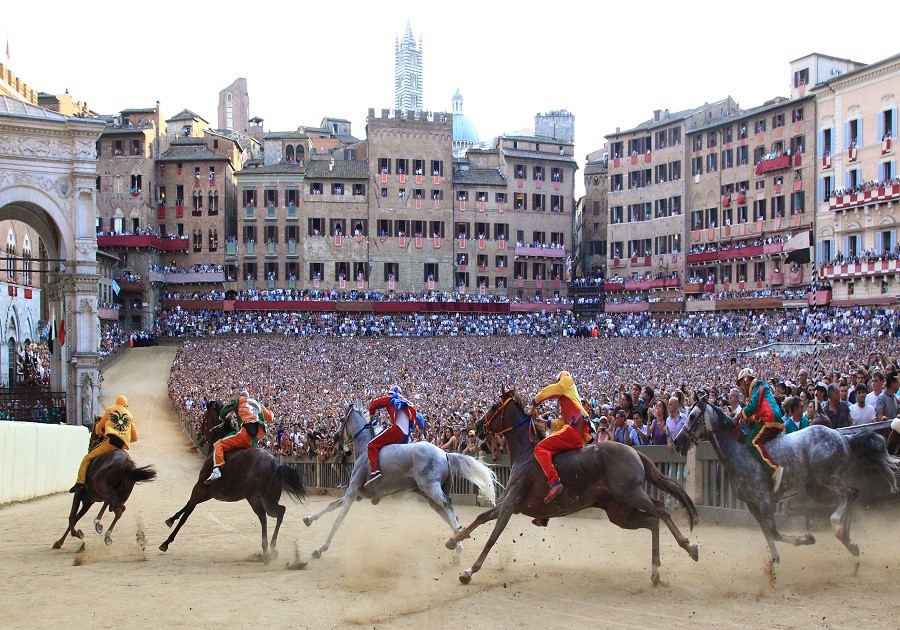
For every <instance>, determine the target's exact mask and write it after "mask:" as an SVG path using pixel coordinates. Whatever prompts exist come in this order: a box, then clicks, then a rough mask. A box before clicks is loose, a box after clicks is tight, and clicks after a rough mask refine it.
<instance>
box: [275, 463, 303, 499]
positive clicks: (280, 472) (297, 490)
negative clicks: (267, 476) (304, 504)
mask: <svg viewBox="0 0 900 630" xmlns="http://www.w3.org/2000/svg"><path fill="white" fill-rule="evenodd" d="M272 482H273V483H276V482H281V489H282V490H284V491H285V492H287V493H288V494H289V495H290V496H291V498H292V499H294V501H303V500H304V499H306V496H307V492H306V486H304V485H303V475H301V474H300V471H299V470H297V469H296V468H294V467H293V466H291V465H290V464H281V465H279V466H278V467H277V468H276V469H275V475H274V477H273V479H272Z"/></svg>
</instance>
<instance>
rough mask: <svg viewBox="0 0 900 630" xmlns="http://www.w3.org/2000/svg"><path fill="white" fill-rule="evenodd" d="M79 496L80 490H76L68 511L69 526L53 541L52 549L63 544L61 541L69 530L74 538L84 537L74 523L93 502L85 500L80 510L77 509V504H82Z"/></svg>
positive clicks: (63, 540)
mask: <svg viewBox="0 0 900 630" xmlns="http://www.w3.org/2000/svg"><path fill="white" fill-rule="evenodd" d="M80 497H81V493H80V492H76V493H75V496H74V497H72V509H71V511H70V512H69V526H68V527H66V531H65V533H63V535H62V538H60V539H59V540H57V541H56V542H55V543H53V548H54V549H59V548H60V547H62V546H63V543H64V542H65V541H66V536H68V535H69V532H71V533H72V535H73V536H75V538H81V539H83V538H84V534H83V533H81V531H77V530H76V529H75V524H76V523H78V521H79V520H80V519H81V517H82V516H84V515H85V514H86V513H87V511H88V510H89V509H90V508H91V506H92V505H93V504H94V502H93V501H87V500H85V501H84V505H83V506H82V508H81V510H80V511H79V510H78V506H79V505H81V504H82V500H81V498H80ZM79 534H80V535H79Z"/></svg>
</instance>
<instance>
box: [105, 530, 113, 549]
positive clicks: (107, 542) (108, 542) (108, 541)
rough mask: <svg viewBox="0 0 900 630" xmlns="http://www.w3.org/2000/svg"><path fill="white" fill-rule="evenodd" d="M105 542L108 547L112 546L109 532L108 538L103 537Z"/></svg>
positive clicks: (107, 533)
mask: <svg viewBox="0 0 900 630" xmlns="http://www.w3.org/2000/svg"><path fill="white" fill-rule="evenodd" d="M103 542H105V543H106V546H107V547H109V546H110V545H111V544H112V536H111V535H110V533H109V532H106V536H104V537H103Z"/></svg>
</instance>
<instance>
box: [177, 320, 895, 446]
mask: <svg viewBox="0 0 900 630" xmlns="http://www.w3.org/2000/svg"><path fill="white" fill-rule="evenodd" d="M282 315H285V314H282ZM257 316H262V315H261V314H257ZM289 316H290V317H296V316H298V314H293V313H292V314H290V315H289ZM300 316H301V317H306V316H307V315H300ZM565 316H567V317H571V316H569V315H567V314H566V315H565ZM498 317H499V316H498ZM504 317H507V318H509V317H510V316H504ZM544 317H547V318H551V321H552V320H553V319H555V318H557V317H559V315H552V316H550V315H544ZM339 319H340V320H341V321H342V320H343V315H341V316H340V318H339ZM448 319H460V320H464V319H465V318H456V317H453V318H448ZM476 319H477V318H476ZM537 321H539V320H537ZM537 321H536V322H535V323H537ZM495 324H496V322H495ZM561 324H562V322H560V321H552V324H550V323H547V327H546V328H544V329H543V331H542V329H541V327H540V325H536V326H535V328H534V329H533V330H532V331H531V332H528V333H524V334H518V335H511V334H508V333H506V332H497V333H494V334H487V333H484V332H483V331H482V332H479V329H478V327H477V326H475V327H474V328H473V329H472V330H474V332H464V331H463V330H462V329H461V330H460V332H459V334H458V335H457V336H455V337H454V338H452V339H440V340H439V339H430V338H428V337H426V336H421V335H409V337H407V338H397V337H396V336H391V335H390V334H382V335H370V336H365V335H359V336H357V337H355V338H353V339H342V338H335V337H336V336H335V335H322V336H314V335H300V336H295V337H289V336H284V335H281V336H276V335H268V336H247V335H244V336H229V337H227V338H213V339H190V340H187V341H185V342H184V344H183V346H182V348H181V350H180V351H179V353H178V355H177V357H176V359H175V361H174V362H173V365H172V370H171V374H170V379H169V395H170V397H171V399H172V401H173V403H174V404H175V405H176V406H177V407H178V408H179V409H180V410H181V411H182V412H184V413H185V414H186V416H187V418H188V419H189V421H190V422H191V423H193V425H194V427H195V428H197V429H199V427H200V423H201V421H202V416H203V410H204V408H205V401H206V400H211V399H218V400H230V399H232V398H234V397H235V396H236V395H237V392H239V391H240V390H241V389H243V388H246V389H248V390H249V391H250V392H251V395H253V396H256V397H258V398H260V399H261V400H263V401H264V402H265V403H266V404H267V405H268V406H269V407H270V408H271V409H272V410H273V412H274V413H275V417H276V421H275V422H274V423H273V424H272V426H271V427H270V428H269V431H268V432H267V434H266V436H265V438H264V439H263V440H262V442H263V445H264V446H266V447H267V448H269V449H271V450H272V451H274V452H275V453H277V454H280V455H289V456H297V457H304V458H309V457H315V458H318V459H319V460H321V461H326V460H340V459H345V458H346V457H347V456H348V454H347V452H346V451H343V450H341V449H339V448H338V446H339V443H340V440H339V439H338V436H336V433H337V432H338V429H339V426H340V421H341V420H342V418H343V410H344V405H345V403H346V402H347V401H356V402H360V403H367V402H368V401H369V400H371V399H373V398H375V397H377V396H380V395H382V394H384V393H385V392H386V391H387V390H388V388H389V387H390V386H391V385H393V384H398V385H400V386H401V387H402V388H403V391H404V393H405V395H407V397H408V398H410V400H411V401H412V402H413V403H414V404H415V405H416V407H417V408H418V409H419V410H420V411H421V412H422V413H423V414H424V416H425V418H426V420H427V426H426V429H425V431H422V432H417V433H416V434H414V435H413V439H414V440H428V441H430V442H432V443H434V444H436V445H437V446H439V447H441V448H444V449H445V450H455V451H459V450H460V449H465V448H469V449H470V451H469V452H472V451H474V450H478V451H481V450H482V446H483V445H482V444H481V443H480V442H479V439H478V436H475V435H471V433H470V432H472V431H473V430H474V429H475V422H476V421H477V420H478V419H479V418H480V417H481V416H482V415H483V413H484V412H485V411H486V410H487V409H488V408H489V407H490V405H491V404H493V402H494V401H495V399H496V396H497V395H498V394H499V392H500V390H501V388H502V387H509V386H515V387H516V388H517V390H518V391H519V392H520V393H521V394H522V396H523V398H524V399H525V400H530V399H531V397H532V396H533V395H534V394H535V393H536V392H537V391H538V390H539V389H540V388H541V387H542V386H544V385H546V384H547V383H549V382H551V381H553V380H554V379H555V377H556V374H557V373H558V372H559V371H560V370H562V369H566V370H569V371H570V372H571V373H572V375H573V377H574V378H575V381H576V384H577V385H578V387H579V390H580V392H581V394H582V396H583V397H584V399H585V403H586V405H587V406H588V408H589V410H590V413H591V415H592V420H593V424H594V426H595V428H596V431H597V434H598V436H600V437H598V439H618V440H620V441H623V442H625V443H629V444H633V445H638V444H643V443H645V442H653V443H657V444H666V443H668V442H669V441H670V440H671V437H672V431H671V430H670V429H665V428H664V426H663V424H664V423H663V421H662V420H661V419H660V418H661V416H662V415H663V414H665V418H666V419H667V420H668V419H669V418H670V416H672V414H673V413H674V414H675V416H674V418H673V420H675V421H677V420H678V418H680V417H681V415H682V414H683V412H684V410H685V408H686V406H687V405H688V403H689V401H690V395H691V393H692V392H693V391H694V390H695V389H696V388H698V387H701V386H709V387H710V388H711V392H712V393H713V396H714V399H715V400H717V401H718V402H719V403H720V404H722V405H728V406H733V405H736V404H738V403H739V402H740V394H739V392H737V391H736V390H735V389H734V381H735V377H736V375H737V371H738V369H739V368H742V367H750V368H752V369H754V370H755V371H756V373H757V374H759V375H760V377H761V378H764V379H766V380H767V381H769V382H770V383H771V385H772V387H773V389H774V390H775V391H776V395H777V397H778V398H779V402H781V401H782V400H784V401H787V400H788V399H790V398H796V399H797V400H798V401H799V402H798V403H797V404H802V405H803V409H804V412H805V413H808V414H809V417H811V418H814V419H815V418H818V419H819V420H822V419H823V418H830V419H831V421H832V423H833V424H837V425H840V424H841V423H845V422H846V418H847V417H849V416H848V410H849V411H852V409H851V408H850V405H851V404H855V401H856V396H857V387H858V386H859V385H860V383H864V384H865V386H866V391H867V393H869V394H871V393H873V392H875V393H877V392H878V391H879V389H880V388H882V387H883V388H887V387H888V384H887V383H892V384H891V385H890V386H891V387H894V390H893V391H894V392H896V387H895V385H896V384H897V383H895V382H894V380H893V379H894V376H893V373H894V372H895V371H897V364H896V362H895V361H894V360H890V359H888V357H895V356H900V352H898V351H900V343H898V338H900V313H898V312H894V311H892V310H887V309H863V308H854V309H845V310H837V309H831V310H827V309H826V310H822V311H805V310H804V311H803V312H800V311H798V312H796V313H784V312H781V313H774V312H760V313H753V312H742V313H738V312H733V313H715V314H690V315H684V316H678V317H650V316H649V314H646V313H643V314H626V315H621V316H614V317H610V316H606V315H604V316H602V317H600V318H598V319H597V320H592V321H590V322H576V321H574V320H572V321H570V322H568V323H567V325H566V326H562V325H561ZM337 325H338V326H340V324H337ZM379 325H380V326H382V327H386V328H390V327H391V326H393V327H396V328H399V327H402V326H404V325H407V326H409V325H412V326H414V325H416V321H415V320H414V319H410V318H409V317H401V318H390V322H389V323H388V322H387V320H382V321H381V323H380V324H379ZM437 325H438V326H440V325H442V324H441V323H439V324H437ZM588 327H590V330H591V332H592V333H593V335H594V336H591V335H590V334H588V335H582V334H581V333H582V332H584V331H585V329H586V328H588ZM497 328H502V327H500V326H497ZM551 330H552V332H549V331H551ZM563 331H565V332H563ZM247 332H254V331H247ZM255 332H265V331H263V330H259V331H255ZM572 332H574V333H575V334H571V333H572ZM775 341H783V342H807V343H812V342H816V343H818V345H817V346H816V349H815V351H814V352H813V353H809V354H807V353H804V352H796V351H789V350H788V347H793V348H796V346H788V345H785V346H783V348H782V350H781V351H777V352H776V351H772V350H760V351H758V352H754V353H751V354H740V351H742V350H744V349H746V348H748V347H759V346H762V345H764V344H766V343H769V342H775ZM881 377H883V378H881ZM879 378H881V382H882V383H884V385H883V386H881V385H879ZM673 398H675V399H677V400H676V401H674V402H673V400H672V399H673ZM875 398H877V396H875ZM874 402H875V401H874V400H873V403H874ZM872 406H873V407H875V405H874V404H873V405H872ZM861 408H864V409H865V406H861ZM673 410H674V411H673ZM547 411H550V410H549V409H547ZM866 413H868V410H866ZM838 414H839V415H840V417H838ZM629 420H630V421H632V422H633V424H628V421H629ZM654 423H656V424H655V426H654ZM604 427H606V432H604V431H603V428H604ZM470 438H472V439H470ZM654 440H655V441H654ZM499 446H501V447H502V443H501V444H499Z"/></svg>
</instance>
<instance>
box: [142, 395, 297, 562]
mask: <svg viewBox="0 0 900 630" xmlns="http://www.w3.org/2000/svg"><path fill="white" fill-rule="evenodd" d="M221 410H222V403H220V402H218V401H210V402H208V403H207V405H206V417H205V418H204V424H205V425H206V426H211V427H212V429H211V431H210V433H209V435H208V436H206V437H207V441H208V442H209V443H210V444H214V443H215V442H216V441H217V440H219V439H221V438H223V437H225V436H227V435H228V434H229V433H231V432H232V426H231V423H230V422H229V421H228V420H226V421H225V422H222V423H221V424H217V425H214V422H215V421H216V420H217V419H218V417H219V412H220V411H221ZM212 469H213V456H212V455H210V456H209V457H207V458H206V461H205V462H204V464H203V467H202V468H201V469H200V475H199V477H198V478H197V483H195V484H194V489H193V490H192V491H191V498H190V499H188V502H187V503H186V504H185V506H184V507H183V508H181V509H180V510H178V512H176V513H175V514H174V515H173V516H172V517H170V518H168V519H166V525H168V526H169V527H172V525H173V524H174V523H175V520H176V519H180V520H178V525H177V526H176V527H175V529H174V530H173V531H172V533H171V534H170V535H169V537H168V538H167V539H166V541H165V542H164V543H163V544H161V545H160V546H159V549H160V551H167V550H168V549H169V543H171V542H172V541H173V540H175V536H176V535H177V534H178V530H179V529H181V526H182V525H184V523H185V522H186V521H187V519H188V517H189V516H190V515H191V512H193V511H194V508H195V507H197V505H198V504H199V503H204V502H205V501H209V500H210V499H216V500H218V501H229V502H233V501H240V500H241V499H247V503H249V504H250V507H251V508H252V509H253V512H254V513H255V514H256V516H257V517H258V518H259V524H260V526H261V527H262V559H263V562H266V563H268V562H269V560H270V559H272V558H277V557H278V551H277V550H276V549H275V544H276V543H277V542H278V530H279V529H280V528H281V520H282V519H283V518H284V512H285V507H284V506H283V505H280V504H279V503H278V502H279V501H280V500H281V491H282V490H285V491H286V492H287V493H288V494H289V495H290V496H291V497H293V498H294V499H295V500H297V501H302V500H303V499H305V498H306V488H305V487H304V485H303V478H302V477H301V476H300V473H298V472H297V470H296V469H295V468H293V467H291V466H289V465H288V464H280V465H279V464H278V460H277V459H275V456H274V455H272V454H271V453H270V452H268V451H265V450H263V449H259V448H248V449H243V450H237V451H229V452H228V453H226V454H225V466H223V467H222V477H221V478H220V479H217V480H215V481H213V482H212V483H211V484H209V485H206V483H205V482H206V479H207V477H209V474H210V473H211V472H212ZM266 515H268V516H271V517H274V518H275V519H276V521H275V531H273V532H272V543H271V551H270V549H269V547H270V545H269V541H268V533H267V523H266Z"/></svg>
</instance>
